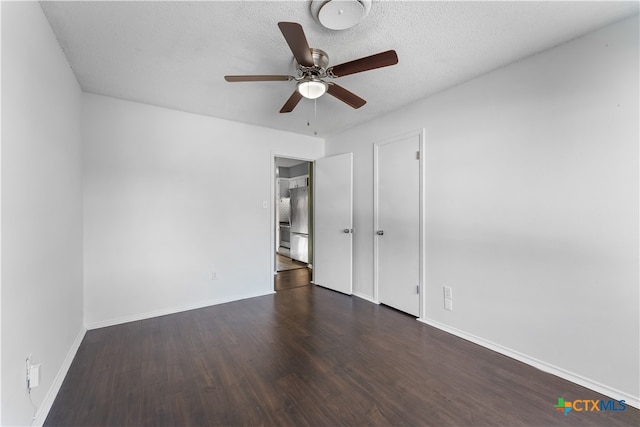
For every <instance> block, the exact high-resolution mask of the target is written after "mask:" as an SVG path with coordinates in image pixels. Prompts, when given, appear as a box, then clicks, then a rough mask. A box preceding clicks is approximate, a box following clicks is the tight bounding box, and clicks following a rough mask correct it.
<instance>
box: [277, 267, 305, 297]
mask: <svg viewBox="0 0 640 427" xmlns="http://www.w3.org/2000/svg"><path fill="white" fill-rule="evenodd" d="M309 285H311V270H309V269H308V268H306V267H305V268H297V269H295V270H285V271H279V272H278V273H277V274H276V276H275V278H274V289H275V290H276V291H284V290H287V289H292V288H298V287H300V286H309Z"/></svg>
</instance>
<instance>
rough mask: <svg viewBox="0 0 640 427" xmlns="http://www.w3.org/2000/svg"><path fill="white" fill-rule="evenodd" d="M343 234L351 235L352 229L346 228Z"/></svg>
mask: <svg viewBox="0 0 640 427" xmlns="http://www.w3.org/2000/svg"><path fill="white" fill-rule="evenodd" d="M342 232H343V233H346V234H349V233H351V229H350V228H345V229H344V230H342Z"/></svg>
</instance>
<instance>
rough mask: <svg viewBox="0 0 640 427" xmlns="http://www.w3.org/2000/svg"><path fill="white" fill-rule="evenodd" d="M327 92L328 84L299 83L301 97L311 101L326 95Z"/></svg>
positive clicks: (315, 82) (315, 81)
mask: <svg viewBox="0 0 640 427" xmlns="http://www.w3.org/2000/svg"><path fill="white" fill-rule="evenodd" d="M326 91H327V84H326V83H324V82H321V81H317V80H311V81H308V82H300V83H298V92H300V95H302V96H304V97H305V98H309V99H316V98H319V97H321V96H322V95H324V93H325V92H326Z"/></svg>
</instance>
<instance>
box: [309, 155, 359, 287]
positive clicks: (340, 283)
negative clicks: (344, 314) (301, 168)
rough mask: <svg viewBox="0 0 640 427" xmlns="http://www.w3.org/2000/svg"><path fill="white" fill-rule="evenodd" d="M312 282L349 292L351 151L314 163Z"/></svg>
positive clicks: (351, 231)
mask: <svg viewBox="0 0 640 427" xmlns="http://www.w3.org/2000/svg"><path fill="white" fill-rule="evenodd" d="M314 171H315V179H314V186H315V187H314V194H315V199H314V210H315V215H314V256H313V283H315V284H316V285H320V286H323V287H326V288H329V289H333V290H334V291H338V292H342V293H345V294H348V295H351V293H352V253H353V252H352V239H353V237H352V236H353V153H346V154H340V155H338V156H333V157H325V158H324V159H319V160H316V162H315V167H314Z"/></svg>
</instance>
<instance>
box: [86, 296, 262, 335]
mask: <svg viewBox="0 0 640 427" xmlns="http://www.w3.org/2000/svg"><path fill="white" fill-rule="evenodd" d="M273 293H275V292H274V291H273V290H270V291H266V292H257V293H252V294H246V295H239V296H238V295H236V296H233V297H226V298H218V299H214V300H207V301H201V302H198V303H196V304H187V305H182V306H177V307H168V308H163V309H161V310H154V311H149V312H146V313H139V314H132V315H130V316H122V317H116V318H113V319H107V320H99V321H96V322H88V323H86V325H85V327H86V328H87V329H88V330H91V329H98V328H105V327H107V326H114V325H121V324H123V323H129V322H135V321H138V320H144V319H152V318H154V317H159V316H166V315H167V314H175V313H181V312H183V311H189V310H196V309H198V308H204V307H210V306H212V305H218V304H225V303H228V302H233V301H240V300H243V299H248V298H255V297H261V296H264V295H271V294H273Z"/></svg>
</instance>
